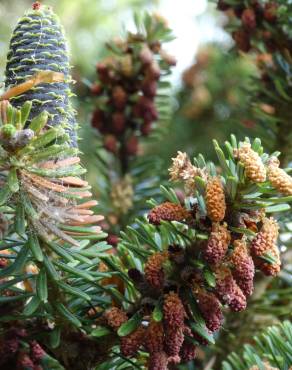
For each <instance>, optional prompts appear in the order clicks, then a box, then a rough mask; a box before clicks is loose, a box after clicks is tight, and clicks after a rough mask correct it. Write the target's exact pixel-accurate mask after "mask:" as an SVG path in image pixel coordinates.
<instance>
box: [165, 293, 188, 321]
mask: <svg viewBox="0 0 292 370" xmlns="http://www.w3.org/2000/svg"><path fill="white" fill-rule="evenodd" d="M185 317H186V312H185V308H184V305H183V303H182V301H181V299H180V298H179V296H178V295H177V294H176V293H174V292H170V293H168V294H166V295H165V296H164V303H163V318H164V323H165V325H166V327H167V328H177V327H184V319H185Z"/></svg>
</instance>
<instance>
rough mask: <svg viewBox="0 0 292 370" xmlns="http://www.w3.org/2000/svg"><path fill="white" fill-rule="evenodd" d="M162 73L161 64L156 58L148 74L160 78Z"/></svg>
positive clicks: (148, 69) (153, 77) (150, 76)
mask: <svg viewBox="0 0 292 370" xmlns="http://www.w3.org/2000/svg"><path fill="white" fill-rule="evenodd" d="M160 74H161V71H160V67H159V64H158V63H157V62H156V60H154V61H153V62H152V63H151V64H150V65H149V67H148V68H147V75H148V76H149V78H152V79H157V80H158V78H159V77H160Z"/></svg>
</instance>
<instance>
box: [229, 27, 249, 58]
mask: <svg viewBox="0 0 292 370" xmlns="http://www.w3.org/2000/svg"><path fill="white" fill-rule="evenodd" d="M232 37H233V40H234V41H235V43H236V46H237V47H238V49H239V50H241V51H244V52H245V53H247V52H248V51H249V50H250V49H251V44H250V35H249V33H248V32H247V31H246V30H243V29H239V30H237V31H235V32H233V34H232Z"/></svg>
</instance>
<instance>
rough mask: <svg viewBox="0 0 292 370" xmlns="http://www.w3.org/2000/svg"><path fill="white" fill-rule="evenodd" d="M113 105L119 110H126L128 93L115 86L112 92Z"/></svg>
mask: <svg viewBox="0 0 292 370" xmlns="http://www.w3.org/2000/svg"><path fill="white" fill-rule="evenodd" d="M112 97H113V103H114V106H115V107H116V108H117V109H120V110H122V109H124V108H125V106H126V103H127V93H126V92H125V90H124V89H123V88H122V87H121V86H115V87H114V88H113V92H112Z"/></svg>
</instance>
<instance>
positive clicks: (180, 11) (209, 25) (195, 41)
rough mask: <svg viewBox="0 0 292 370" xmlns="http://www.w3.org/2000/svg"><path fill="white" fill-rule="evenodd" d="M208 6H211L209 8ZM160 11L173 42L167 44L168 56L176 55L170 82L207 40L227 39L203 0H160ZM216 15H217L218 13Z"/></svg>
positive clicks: (177, 76) (175, 78)
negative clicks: (172, 36)
mask: <svg viewBox="0 0 292 370" xmlns="http://www.w3.org/2000/svg"><path fill="white" fill-rule="evenodd" d="M209 6H210V5H209ZM158 9H159V12H160V13H161V14H162V15H163V16H164V17H165V18H166V19H167V20H168V21H169V25H170V28H172V29H173V33H174V35H175V36H176V39H175V40H174V41H172V42H170V43H168V44H167V46H166V49H167V50H168V51H169V53H171V54H173V55H176V57H177V66H176V68H175V70H174V73H173V81H175V82H178V79H179V77H180V76H181V73H182V72H183V71H184V70H185V69H186V68H187V67H188V66H190V65H191V63H192V62H193V61H194V58H195V53H196V51H197V49H198V47H199V45H200V44H203V43H206V42H208V41H215V40H217V41H227V40H228V36H227V35H226V33H224V32H223V31H222V29H221V28H220V27H218V25H217V24H216V20H217V21H218V19H216V20H215V18H214V17H213V16H212V12H208V14H207V13H206V11H207V1H206V0H179V1H177V0H161V1H160V5H159V8H158ZM218 14H219V13H218Z"/></svg>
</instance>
